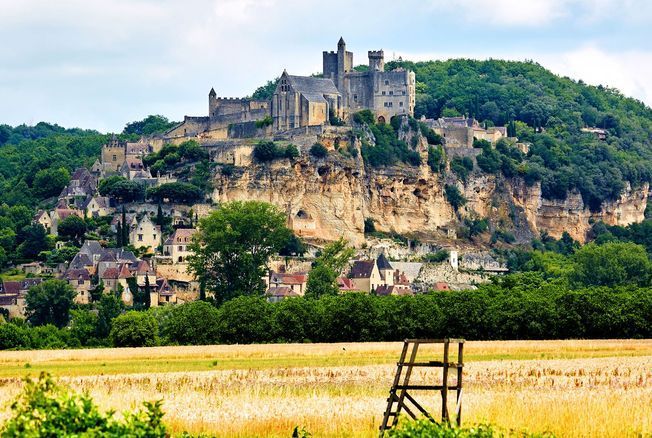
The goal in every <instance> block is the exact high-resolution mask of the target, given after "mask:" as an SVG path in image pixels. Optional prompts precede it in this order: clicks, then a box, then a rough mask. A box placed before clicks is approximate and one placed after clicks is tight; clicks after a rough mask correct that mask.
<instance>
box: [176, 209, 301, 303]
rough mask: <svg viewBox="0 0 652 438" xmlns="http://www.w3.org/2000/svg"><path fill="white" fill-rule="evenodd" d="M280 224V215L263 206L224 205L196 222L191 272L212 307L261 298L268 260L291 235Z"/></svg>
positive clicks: (190, 258) (282, 220)
mask: <svg viewBox="0 0 652 438" xmlns="http://www.w3.org/2000/svg"><path fill="white" fill-rule="evenodd" d="M285 224H286V218H285V214H284V213H282V212H281V211H279V210H278V209H277V208H276V207H274V206H273V205H271V204H267V203H265V202H258V201H246V202H239V201H235V202H230V203H227V204H223V205H222V206H221V207H220V208H219V209H218V210H216V211H214V212H213V213H211V215H210V216H208V217H205V218H203V219H200V221H199V230H198V232H197V234H196V236H197V237H196V239H195V241H194V242H193V244H192V245H191V249H192V251H193V252H194V255H193V256H191V257H189V263H190V268H191V270H192V271H193V272H194V273H195V274H196V275H197V277H198V278H199V280H200V281H203V282H204V283H205V285H206V287H207V289H208V290H209V291H211V292H213V294H214V297H215V300H216V302H217V303H222V302H224V301H227V300H229V299H231V298H233V297H236V296H239V295H262V293H263V292H264V287H265V285H264V282H263V281H262V278H263V276H264V275H266V273H267V261H268V259H269V257H270V256H271V255H272V254H275V253H277V252H278V251H279V250H280V249H281V248H282V247H283V245H285V243H286V242H287V241H288V238H289V236H290V231H289V230H288V229H287V227H286V225H285Z"/></svg>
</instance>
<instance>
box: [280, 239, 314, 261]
mask: <svg viewBox="0 0 652 438" xmlns="http://www.w3.org/2000/svg"><path fill="white" fill-rule="evenodd" d="M306 249H307V248H306V244H305V243H304V242H303V240H301V238H300V237H297V236H296V235H294V234H292V235H290V237H289V238H288V241H287V242H286V243H285V246H283V248H281V249H280V251H279V252H278V253H279V255H282V256H286V257H287V256H299V257H301V256H303V254H304V253H305V252H306Z"/></svg>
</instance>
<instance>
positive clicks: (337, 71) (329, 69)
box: [323, 37, 353, 92]
mask: <svg viewBox="0 0 652 438" xmlns="http://www.w3.org/2000/svg"><path fill="white" fill-rule="evenodd" d="M323 55H324V62H323V73H324V77H325V78H328V79H332V80H333V83H334V84H335V86H336V87H337V89H338V90H340V92H341V91H342V90H344V76H345V75H346V74H347V73H349V72H351V70H353V53H351V52H347V51H346V43H345V42H344V38H342V37H340V40H339V41H338V42H337V52H332V51H331V52H324V53H323Z"/></svg>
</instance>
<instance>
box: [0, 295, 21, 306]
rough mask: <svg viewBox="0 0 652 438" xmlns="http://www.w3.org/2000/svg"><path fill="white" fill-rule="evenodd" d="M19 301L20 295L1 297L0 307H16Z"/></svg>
mask: <svg viewBox="0 0 652 438" xmlns="http://www.w3.org/2000/svg"><path fill="white" fill-rule="evenodd" d="M17 301H18V295H0V306H14V305H16V302H17Z"/></svg>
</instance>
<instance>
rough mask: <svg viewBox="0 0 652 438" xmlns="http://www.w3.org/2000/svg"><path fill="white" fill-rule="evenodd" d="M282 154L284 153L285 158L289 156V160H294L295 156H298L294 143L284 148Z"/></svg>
mask: <svg viewBox="0 0 652 438" xmlns="http://www.w3.org/2000/svg"><path fill="white" fill-rule="evenodd" d="M283 155H284V157H285V158H289V159H290V160H294V159H295V158H297V157H298V156H299V149H298V148H297V147H296V146H295V145H293V144H292V143H290V144H289V145H287V147H286V148H285V152H284V154H283Z"/></svg>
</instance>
